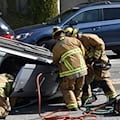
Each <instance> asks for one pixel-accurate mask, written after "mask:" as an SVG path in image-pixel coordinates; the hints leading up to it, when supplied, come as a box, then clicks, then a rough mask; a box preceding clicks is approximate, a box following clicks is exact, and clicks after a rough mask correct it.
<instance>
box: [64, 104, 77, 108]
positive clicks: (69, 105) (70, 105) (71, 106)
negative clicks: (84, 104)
mask: <svg viewBox="0 0 120 120" xmlns="http://www.w3.org/2000/svg"><path fill="white" fill-rule="evenodd" d="M66 106H67V108H68V109H72V108H77V107H78V105H77V103H75V104H68V105H66Z"/></svg>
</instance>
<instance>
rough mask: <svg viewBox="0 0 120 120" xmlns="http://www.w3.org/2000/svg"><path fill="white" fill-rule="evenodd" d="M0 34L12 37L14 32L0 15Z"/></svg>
mask: <svg viewBox="0 0 120 120" xmlns="http://www.w3.org/2000/svg"><path fill="white" fill-rule="evenodd" d="M0 36H2V37H5V38H9V39H14V36H15V33H14V31H13V30H12V28H11V27H10V26H9V25H8V24H7V23H6V22H5V21H4V20H3V19H2V18H1V17H0Z"/></svg>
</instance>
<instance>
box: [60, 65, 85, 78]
mask: <svg viewBox="0 0 120 120" xmlns="http://www.w3.org/2000/svg"><path fill="white" fill-rule="evenodd" d="M86 69H87V67H86V66H84V67H82V68H81V67H79V68H76V69H73V70H70V71H65V72H61V73H60V77H64V76H69V75H73V74H76V73H79V72H84V71H85V70H86Z"/></svg>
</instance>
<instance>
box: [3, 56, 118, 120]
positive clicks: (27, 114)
mask: <svg viewBox="0 0 120 120" xmlns="http://www.w3.org/2000/svg"><path fill="white" fill-rule="evenodd" d="M110 61H111V63H112V69H111V80H112V81H113V85H114V86H115V88H116V90H117V94H120V58H116V59H111V60H110ZM96 90H97V89H96ZM59 94H60V93H59ZM59 94H57V95H56V98H54V99H51V100H49V101H46V100H45V99H44V100H43V101H42V103H41V109H40V110H41V113H40V114H41V115H42V116H46V115H47V114H49V113H52V114H51V116H61V117H63V116H65V115H67V116H70V117H80V118H81V116H84V115H85V114H86V111H92V112H93V111H94V110H95V109H97V108H98V106H99V107H101V106H100V105H101V104H102V103H104V102H106V101H107V98H106V97H105V95H104V93H103V92H102V91H100V92H96V96H97V100H96V101H95V102H93V103H92V104H90V105H88V106H86V107H85V106H83V107H81V109H80V110H78V111H66V110H65V104H64V102H63V99H62V97H57V96H60V95H59ZM88 108H89V109H88ZM92 115H94V116H93V117H91V116H90V117H86V118H84V119H80V118H79V119H75V120H120V114H117V115H116V114H115V113H113V107H111V106H108V107H105V108H104V107H103V108H101V109H98V110H96V111H94V112H93V114H92ZM5 120H42V118H41V117H40V116H39V114H38V103H37V102H33V104H31V105H30V106H26V107H24V108H21V109H20V108H19V109H15V110H12V111H11V112H10V114H9V115H8V116H7V117H6V119H5ZM51 120H54V119H53V118H52V119H51ZM59 120H63V119H59Z"/></svg>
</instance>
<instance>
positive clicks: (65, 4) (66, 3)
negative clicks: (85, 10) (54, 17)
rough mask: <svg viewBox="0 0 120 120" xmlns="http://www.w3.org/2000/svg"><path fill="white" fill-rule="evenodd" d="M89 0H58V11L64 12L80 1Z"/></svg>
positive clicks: (85, 0)
mask: <svg viewBox="0 0 120 120" xmlns="http://www.w3.org/2000/svg"><path fill="white" fill-rule="evenodd" d="M88 1H89V0H60V12H64V11H66V10H67V9H69V8H71V7H73V6H75V5H77V4H80V3H86V2H88Z"/></svg>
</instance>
